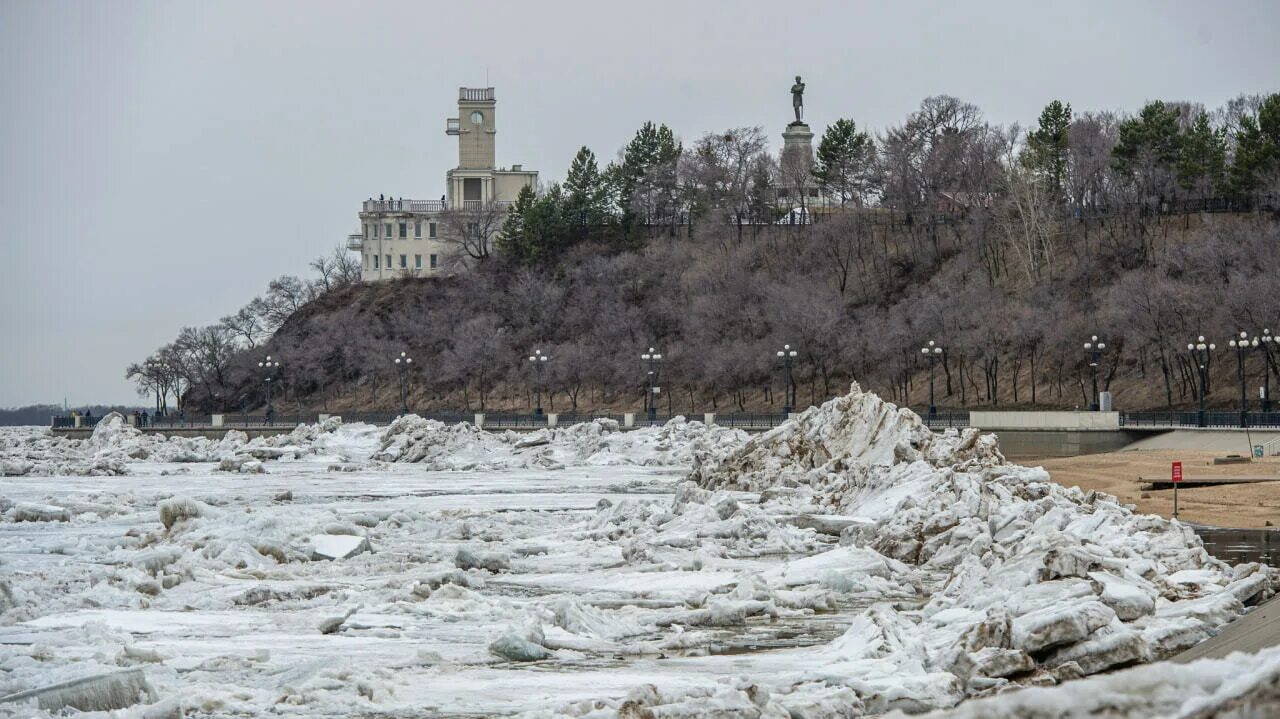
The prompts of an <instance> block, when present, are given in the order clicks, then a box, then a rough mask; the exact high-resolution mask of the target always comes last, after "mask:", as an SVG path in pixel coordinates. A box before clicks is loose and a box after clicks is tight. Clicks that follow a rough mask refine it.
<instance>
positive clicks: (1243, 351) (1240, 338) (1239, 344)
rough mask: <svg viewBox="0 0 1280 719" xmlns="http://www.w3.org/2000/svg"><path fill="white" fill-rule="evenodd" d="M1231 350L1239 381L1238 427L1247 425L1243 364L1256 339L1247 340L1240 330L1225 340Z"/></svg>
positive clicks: (1247, 337)
mask: <svg viewBox="0 0 1280 719" xmlns="http://www.w3.org/2000/svg"><path fill="white" fill-rule="evenodd" d="M1227 344H1228V345H1229V346H1230V347H1231V349H1233V350H1235V351H1236V378H1237V379H1239V380H1240V426H1241V427H1247V426H1248V425H1249V389H1248V387H1246V386H1245V379H1244V362H1245V357H1246V355H1248V353H1249V350H1250V349H1251V348H1253V347H1257V346H1258V338H1257V337H1254V338H1253V339H1252V340H1250V339H1249V333H1248V332H1245V331H1244V330H1240V331H1239V332H1238V333H1236V336H1234V337H1232V338H1231V339H1229V340H1227Z"/></svg>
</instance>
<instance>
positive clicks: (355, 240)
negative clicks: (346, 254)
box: [347, 234, 364, 252]
mask: <svg viewBox="0 0 1280 719" xmlns="http://www.w3.org/2000/svg"><path fill="white" fill-rule="evenodd" d="M363 247H364V236H363V235H359V234H356V235H347V249H348V250H354V251H356V252H359V251H360V250H361V249H362V248H363Z"/></svg>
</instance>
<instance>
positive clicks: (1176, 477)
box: [1173, 462, 1182, 482]
mask: <svg viewBox="0 0 1280 719" xmlns="http://www.w3.org/2000/svg"><path fill="white" fill-rule="evenodd" d="M1173 481H1174V482H1181V481H1182V462H1174V463H1173Z"/></svg>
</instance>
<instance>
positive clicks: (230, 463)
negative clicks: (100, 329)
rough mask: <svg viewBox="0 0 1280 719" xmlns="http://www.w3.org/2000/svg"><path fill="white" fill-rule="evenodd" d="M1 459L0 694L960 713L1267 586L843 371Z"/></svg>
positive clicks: (98, 444)
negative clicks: (94, 682)
mask: <svg viewBox="0 0 1280 719" xmlns="http://www.w3.org/2000/svg"><path fill="white" fill-rule="evenodd" d="M0 450H2V451H0V462H3V467H4V468H5V471H4V473H5V474H9V475H17V476H11V477H8V478H6V479H3V480H0V516H2V517H3V521H2V522H0V696H4V695H9V694H16V693H19V692H28V691H31V690H35V689H39V688H40V687H46V686H50V685H54V684H58V683H61V682H67V681H73V680H76V679H79V678H81V677H86V676H93V675H109V674H112V673H113V672H120V671H121V670H125V669H131V668H141V669H142V670H143V672H144V674H145V678H146V683H147V686H148V687H149V688H150V689H151V690H152V692H153V695H149V696H140V697H139V700H140V701H141V702H142V703H141V704H139V705H138V706H137V707H135V709H136V711H138V712H143V711H144V710H146V703H147V702H157V703H156V704H155V706H161V705H163V706H164V707H169V708H171V709H173V708H178V709H181V710H184V711H186V712H187V714H188V715H196V716H199V715H226V714H246V715H261V714H291V715H307V716H349V715H352V714H362V715H368V714H407V713H413V714H415V715H424V716H432V715H456V714H462V713H470V714H472V715H494V714H499V715H501V714H513V715H514V714H519V715H525V716H529V717H559V716H572V717H604V716H619V715H622V716H750V717H771V716H776V717H782V716H797V717H846V716H863V715H879V714H886V713H890V712H895V711H899V712H910V713H916V712H922V711H929V710H942V711H963V710H964V709H965V708H966V707H972V706H978V701H979V699H978V698H979V697H982V696H985V695H989V694H996V693H1000V696H999V697H997V698H995V699H992V700H984V701H992V702H998V701H1004V700H1006V699H1008V700H1009V701H1012V700H1013V699H1012V698H1015V697H1018V696H1022V695H1024V694H1026V695H1028V696H1031V695H1030V694H1027V693H1028V692H1029V691H1031V690H1022V691H1018V692H1013V693H1003V692H1005V691H1006V690H1009V689H1011V688H1015V687H1017V686H1026V685H1036V686H1039V687H1041V688H1039V689H1036V690H1034V691H1037V692H1048V691H1060V692H1067V691H1068V690H1069V689H1070V688H1071V687H1073V686H1079V685H1081V682H1082V681H1094V682H1097V681H1106V680H1107V679H1109V678H1110V677H1111V676H1112V675H1107V676H1106V677H1100V678H1098V679H1089V680H1080V681H1068V680H1073V679H1075V678H1077V677H1081V676H1084V675H1088V674H1094V673H1098V672H1104V671H1107V670H1112V669H1115V668H1118V667H1124V666H1127V665H1139V664H1144V663H1147V662H1150V661H1153V660H1159V659H1161V658H1163V657H1167V656H1170V655H1172V654H1174V653H1177V652H1178V651H1180V650H1181V649H1183V648H1185V647H1188V646H1190V645H1192V644H1194V643H1196V642H1199V641H1201V640H1203V639H1204V638H1206V637H1208V636H1211V635H1212V634H1213V633H1215V632H1216V631H1217V630H1218V629H1219V628H1220V627H1221V626H1222V625H1223V624H1225V623H1227V622H1229V621H1231V620H1232V619H1234V618H1236V617H1238V616H1240V615H1241V614H1242V613H1244V612H1245V611H1247V609H1246V608H1247V607H1248V606H1250V605H1252V604H1255V603H1257V602H1258V601H1261V600H1262V599H1264V598H1265V597H1267V596H1269V595H1270V594H1271V593H1272V591H1273V588H1274V585H1275V577H1274V576H1273V575H1272V573H1271V570H1269V569H1267V568H1265V567H1262V566H1259V565H1253V564H1248V565H1240V566H1236V567H1231V566H1228V565H1226V564H1223V563H1222V562H1220V561H1218V560H1215V559H1213V558H1212V557H1210V556H1209V555H1208V554H1207V553H1206V552H1205V551H1204V549H1203V547H1202V545H1201V543H1200V541H1199V540H1198V539H1197V538H1196V536H1195V535H1194V533H1193V532H1192V531H1191V530H1190V529H1189V528H1187V527H1186V526H1184V525H1181V524H1178V523H1176V522H1168V521H1165V520H1162V519H1160V518H1158V517H1150V516H1144V515H1138V514H1134V513H1133V512H1132V511H1131V510H1130V509H1129V508H1126V507H1124V506H1121V505H1119V504H1117V503H1116V501H1115V500H1114V499H1113V498H1111V497H1107V496H1104V495H1100V494H1087V493H1084V492H1081V491H1079V490H1077V489H1069V488H1064V487H1061V486H1058V485H1055V484H1053V483H1052V482H1051V481H1049V478H1048V476H1047V475H1046V474H1045V473H1044V472H1043V470H1040V469H1034V468H1026V467H1019V466H1015V465H1011V464H1008V463H1007V462H1005V460H1004V459H1003V457H1002V456H1001V455H1000V452H999V449H998V446H997V445H996V443H995V441H994V439H993V438H991V437H984V436H979V435H978V434H977V433H976V432H969V431H967V432H959V433H958V432H950V433H948V434H944V435H936V434H933V433H931V432H929V431H928V430H927V429H926V428H925V427H924V426H923V425H922V423H921V422H920V420H919V418H918V417H916V416H915V415H914V414H912V413H910V412H909V411H906V410H900V409H898V408H896V407H894V406H893V405H891V404H887V403H884V402H882V401H881V400H880V399H879V398H878V397H876V396H874V395H872V394H869V393H863V392H861V391H860V390H859V389H858V388H857V387H856V386H855V387H854V388H853V390H852V391H851V393H850V394H849V395H846V396H844V397H841V398H837V399H835V400H832V401H830V402H828V403H826V404H824V405H823V406H822V407H818V408H814V409H811V410H809V411H807V412H805V413H804V414H802V415H801V416H800V417H798V418H797V419H795V420H793V421H790V422H787V423H785V424H784V425H782V426H780V427H778V428H776V429H774V430H772V431H770V432H768V433H765V434H761V435H757V436H754V437H748V436H747V435H745V434H744V433H742V432H740V431H737V430H728V429H723V428H719V427H707V426H705V425H702V424H701V423H699V422H691V421H685V420H683V419H677V420H673V421H672V422H671V423H669V424H667V425H665V426H663V427H655V428H646V429H640V430H635V431H621V429H620V428H619V427H617V425H616V423H612V422H609V421H596V422H592V423H586V424H581V425H574V426H571V427H563V428H556V429H547V430H539V431H537V432H532V433H525V434H519V433H515V432H505V433H488V432H483V431H480V430H477V429H475V428H474V427H471V426H469V425H454V426H448V425H444V424H441V423H439V422H433V421H430V420H424V419H422V418H419V417H416V416H407V417H403V418H401V419H399V420H397V421H396V422H395V423H394V424H393V425H392V426H390V427H388V428H383V429H380V428H376V427H371V426H369V425H361V424H351V425H345V424H342V423H341V422H340V421H338V420H330V421H328V422H327V423H325V424H322V425H311V426H303V427H299V428H298V429H297V430H295V431H293V432H291V433H288V434H284V435H281V436H279V437H273V438H263V439H254V440H249V439H248V438H246V437H245V436H244V435H243V434H242V433H240V432H236V431H234V430H232V431H230V432H228V433H227V436H226V437H225V438H223V439H220V440H203V439H179V438H163V437H159V436H154V435H143V434H141V433H139V432H137V430H134V429H133V428H130V427H128V426H127V424H125V423H124V422H123V421H121V420H120V419H118V418H107V419H104V420H103V425H102V426H101V427H100V429H99V430H95V432H94V435H93V437H92V438H91V439H86V440H83V441H78V440H68V439H64V438H58V437H51V436H50V435H49V434H48V433H47V432H36V431H33V430H18V431H12V430H10V431H3V432H0ZM246 466H247V467H250V469H245V467H246ZM1272 663H1273V664H1275V663H1277V662H1272ZM1131 671H1138V672H1141V671H1143V668H1138V669H1136V670H1131ZM1228 673H1229V672H1227V670H1225V669H1224V670H1223V674H1224V677H1225V676H1226V675H1227V674H1228ZM1115 676H1120V675H1115ZM1151 676H1152V677H1156V676H1157V675H1156V674H1151ZM1170 677H1171V678H1170V679H1169V681H1170V682H1175V681H1176V680H1177V677H1175V676H1174V675H1173V674H1172V673H1171V674H1170ZM1223 681H1224V682H1225V681H1226V680H1225V679H1224V680H1223ZM1054 685H1057V686H1054ZM1195 686H1196V687H1198V688H1194V689H1188V691H1192V692H1193V693H1196V695H1197V696H1204V697H1211V696H1217V695H1218V694H1220V693H1221V691H1220V690H1221V687H1220V686H1219V685H1211V683H1210V682H1208V681H1206V682H1201V683H1200V684H1196V685H1195ZM1117 691H1118V689H1117ZM1168 691H1171V690H1168ZM1168 691H1167V690H1165V689H1159V690H1156V689H1153V691H1152V692H1150V694H1151V696H1145V695H1144V696H1142V697H1137V698H1134V699H1133V700H1132V701H1133V702H1139V703H1138V704H1134V706H1142V704H1140V702H1149V703H1150V706H1152V707H1157V706H1164V704H1160V703H1159V702H1162V701H1165V699H1164V698H1163V697H1164V696H1165V694H1167V693H1168ZM1215 692H1217V693H1218V694H1215ZM1037 696H1038V695H1037ZM166 702H167V704H166ZM175 703H176V704H175ZM6 706H9V707H12V706H13V705H5V704H0V714H3V712H5V711H6V709H5V707H6ZM24 711H30V710H24ZM127 711H134V710H133V709H131V710H127ZM993 711H995V710H993ZM1001 711H1003V710H1001ZM1135 711H1137V710H1135ZM1162 711H1163V710H1162ZM137 715H138V716H141V715H142V714H141V713H139V714H137ZM973 715H974V716H978V715H981V714H973ZM993 715H994V714H993ZM1009 715H1010V716H1014V715H1016V714H1009ZM1139 715H1141V713H1140V712H1139V713H1135V714H1133V716H1139ZM965 716H968V714H965Z"/></svg>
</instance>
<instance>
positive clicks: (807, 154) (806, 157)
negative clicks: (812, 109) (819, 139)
mask: <svg viewBox="0 0 1280 719" xmlns="http://www.w3.org/2000/svg"><path fill="white" fill-rule="evenodd" d="M781 161H782V164H783V166H786V165H787V164H788V163H804V164H807V165H809V166H810V167H812V166H813V130H810V129H809V126H808V125H806V124H804V123H803V122H793V123H791V124H790V125H787V129H786V130H783V131H782V158H781Z"/></svg>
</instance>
